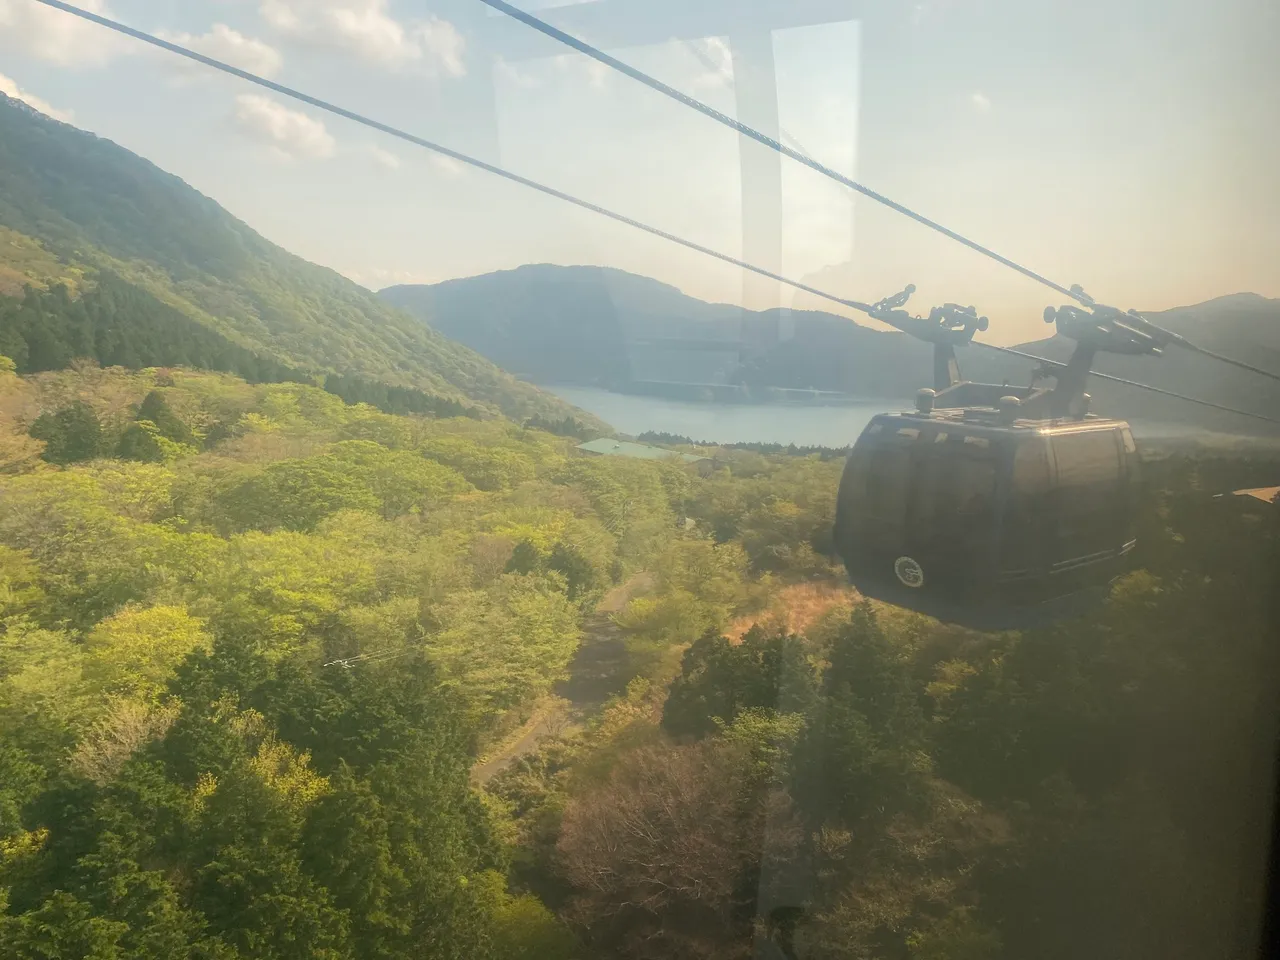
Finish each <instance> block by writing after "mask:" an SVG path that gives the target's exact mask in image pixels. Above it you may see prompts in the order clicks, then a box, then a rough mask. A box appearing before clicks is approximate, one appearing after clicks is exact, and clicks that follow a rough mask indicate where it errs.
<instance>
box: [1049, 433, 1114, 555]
mask: <svg viewBox="0 0 1280 960" xmlns="http://www.w3.org/2000/svg"><path fill="white" fill-rule="evenodd" d="M1052 443H1053V454H1054V460H1055V461H1056V464H1057V471H1058V497H1057V500H1058V502H1057V511H1056V512H1057V526H1058V540H1059V544H1060V549H1059V556H1060V557H1061V558H1062V562H1068V563H1069V562H1074V561H1079V560H1083V559H1086V558H1088V557H1091V556H1093V555H1095V554H1098V553H1102V552H1103V551H1106V550H1109V549H1114V548H1115V547H1116V546H1118V544H1116V543H1114V542H1113V541H1114V540H1115V538H1116V533H1117V530H1118V528H1119V526H1120V521H1121V520H1122V519H1123V518H1122V516H1121V513H1122V510H1123V507H1124V503H1125V499H1124V497H1123V495H1122V491H1121V490H1120V480H1121V452H1120V451H1121V448H1120V446H1119V443H1118V441H1117V438H1116V432H1115V431H1114V430H1094V431H1089V432H1085V433H1072V434H1063V435H1061V436H1055V437H1054V438H1053V440H1052Z"/></svg>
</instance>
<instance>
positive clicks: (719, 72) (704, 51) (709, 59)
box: [685, 37, 733, 88]
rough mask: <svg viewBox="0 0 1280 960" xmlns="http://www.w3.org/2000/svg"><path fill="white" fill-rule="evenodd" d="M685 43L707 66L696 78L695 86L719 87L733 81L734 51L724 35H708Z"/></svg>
mask: <svg viewBox="0 0 1280 960" xmlns="http://www.w3.org/2000/svg"><path fill="white" fill-rule="evenodd" d="M685 43H687V44H688V48H689V51H690V52H691V53H692V54H693V55H694V57H696V58H697V60H698V62H699V63H700V64H702V66H703V67H704V68H705V69H704V71H703V72H702V73H700V74H698V76H696V77H695V78H694V80H693V83H694V86H696V87H712V88H718V87H725V86H728V85H729V84H731V83H733V52H732V51H731V50H730V49H729V44H728V43H726V42H725V40H724V38H723V37H706V38H704V39H702V40H688V41H685Z"/></svg>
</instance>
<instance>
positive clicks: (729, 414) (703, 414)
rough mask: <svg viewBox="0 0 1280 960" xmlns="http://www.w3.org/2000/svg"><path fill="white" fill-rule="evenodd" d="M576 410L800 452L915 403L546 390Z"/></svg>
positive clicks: (1149, 434) (844, 441) (639, 429)
mask: <svg viewBox="0 0 1280 960" xmlns="http://www.w3.org/2000/svg"><path fill="white" fill-rule="evenodd" d="M543 389H544V390H547V391H549V392H550V393H554V394H555V395H556V396H558V397H560V398H561V399H563V400H567V401H568V402H569V403H572V404H573V405H574V406H576V407H581V408H582V409H583V410H586V411H587V412H588V413H594V414H595V415H596V416H597V417H599V418H600V419H601V420H604V421H605V422H606V423H609V424H611V425H612V426H613V427H614V429H616V430H618V431H619V432H620V433H624V434H627V435H629V436H633V437H634V436H637V435H639V434H641V433H644V432H646V431H649V430H652V431H654V432H656V433H673V434H677V435H679V436H682V437H689V438H690V439H691V440H694V441H703V442H706V443H781V444H788V443H794V444H795V445H796V446H798V447H847V446H849V445H850V444H852V443H853V442H854V441H855V440H857V439H858V434H860V433H862V428H863V427H865V426H866V425H867V421H869V420H870V419H871V418H872V417H873V416H874V415H875V414H877V413H884V412H886V411H890V410H909V409H910V408H911V403H910V401H904V400H866V401H862V402H857V403H852V404H849V405H847V406H831V407H823V406H800V405H789V404H746V403H743V404H736V403H693V402H689V401H684V400H666V399H663V398H661V397H645V396H633V395H631V394H626V393H611V392H609V391H608V390H601V389H598V388H596V387H571V386H555V387H543ZM1132 425H1133V431H1134V433H1135V434H1136V435H1138V436H1139V437H1145V438H1147V439H1156V438H1158V437H1174V436H1186V435H1191V434H1200V435H1204V434H1203V433H1202V431H1198V430H1194V429H1188V428H1186V427H1182V426H1179V425H1177V424H1169V423H1150V422H1146V423H1144V422H1140V421H1134V422H1133V424H1132Z"/></svg>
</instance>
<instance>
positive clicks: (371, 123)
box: [38, 0, 871, 313]
mask: <svg viewBox="0 0 1280 960" xmlns="http://www.w3.org/2000/svg"><path fill="white" fill-rule="evenodd" d="M38 2H39V3H43V4H45V5H46V6H49V7H54V8H55V9H57V10H62V11H65V12H66V13H70V14H72V15H73V16H77V17H80V18H82V19H84V20H88V21H90V22H92V23H96V24H98V25H99V26H102V27H106V28H107V29H109V30H114V31H116V32H117V33H122V34H124V35H125V36H128V37H132V38H134V39H135V40H141V41H142V42H143V43H149V44H151V45H152V46H156V47H160V48H161V49H162V50H167V51H169V52H170V53H175V54H177V55H178V56H180V57H186V58H187V59H188V60H194V61H196V62H197V63H201V64H204V65H205V66H206V67H212V68H213V69H214V70H220V71H222V72H223V73H229V74H231V76H233V77H238V78H240V79H241V80H245V81H247V82H249V83H253V84H257V85H258V86H260V87H265V88H266V89H268V90H271V91H273V92H275V93H278V94H281V95H282V96H286V97H290V98H291V99H294V100H297V101H299V102H301V103H305V104H307V105H308V106H312V107H315V108H316V109H318V110H324V111H325V112H327V113H332V114H334V115H335V116H339V117H342V118H343V119H345V120H350V121H352V122H353V123H358V124H361V125H363V126H366V127H369V128H370V129H372V130H377V131H379V132H380V133H385V134H387V135H388V136H391V137H395V138H397V139H399V140H403V141H405V142H406V143H412V144H413V145H414V146H418V147H423V148H425V149H427V150H431V151H433V152H435V153H438V154H440V155H441V156H445V157H449V158H450V159H453V160H457V161H458V162H459V163H464V164H466V165H467V166H471V167H475V168H476V169H478V170H483V171H485V172H486V173H491V174H493V175H494V176H497V177H502V178H503V179H504V180H509V181H511V182H512V183H518V184H520V185H521V186H522V187H528V188H529V189H531V190H536V191H538V192H539V193H542V194H545V195H547V196H549V197H554V198H555V199H557V200H563V201H564V202H565V203H571V204H573V205H574V206H576V207H581V208H582V209H583V210H589V211H591V212H592V213H596V214H599V215H600V216H602V217H608V218H609V219H610V220H615V221H617V222H618V223H624V224H626V225H627V226H629V227H634V228H635V229H637V230H643V231H644V232H645V233H649V234H652V235H653V236H655V237H661V238H662V239H663V240H669V241H671V242H672V243H677V244H679V245H680V246H682V247H686V248H687V249H689V250H694V251H697V252H698V253H701V254H704V255H706V256H708V257H714V258H715V259H717V260H720V261H723V262H724V263H727V264H730V265H732V266H735V267H738V268H740V269H742V270H749V271H751V272H752V273H758V274H760V275H761V276H763V277H768V278H769V279H770V280H775V281H777V282H778V283H784V284H786V285H787V286H790V287H795V288H796V289H797V290H803V291H805V292H806V293H812V294H814V295H815V296H819V297H823V298H824V299H827V300H831V301H833V302H835V303H839V304H842V305H843V306H846V307H849V308H850V309H853V310H860V311H862V312H863V313H869V312H870V310H871V305H870V304H866V303H860V302H858V301H857V300H845V299H843V298H841V297H834V296H831V295H830V294H825V293H823V292H822V291H821V290H817V289H815V288H814V287H810V286H808V285H807V284H804V283H800V282H799V281H796V280H790V279H788V278H786V277H784V276H781V275H780V274H777V273H773V272H772V271H769V270H766V269H764V268H763V267H757V266H755V265H753V264H750V263H747V262H746V261H744V260H740V259H738V258H737V257H731V256H729V254H727V253H721V252H719V251H718V250H712V249H711V248H710V247H704V246H702V245H701V244H698V243H694V242H693V241H692V240H685V239H684V238H683V237H678V236H676V235H675V234H673V233H668V232H667V231H665V230H660V229H659V228H657V227H652V226H650V225H649V224H647V223H642V222H641V221H639V220H635V219H632V218H631V217H628V216H626V215H625V214H621V213H617V212H615V211H613V210H610V209H608V208H606V207H602V206H600V205H599V204H595V203H592V202H591V201H589V200H583V199H581V198H580V197H575V196H573V195H572V194H569V193H565V192H564V191H562V190H557V189H555V188H554V187H549V186H547V185H545V184H542V183H538V182H537V181H536V180H530V179H529V178H528V177H522V176H520V174H518V173H512V172H511V171H510V170H504V169H503V168H502V167H498V166H495V165H494V164H492V163H486V162H485V161H483V160H480V159H477V158H476V157H471V156H468V155H467V154H465V153H459V152H458V151H457V150H451V149H450V148H449V147H446V146H443V145H441V144H438V143H434V142H432V141H430V140H425V139H423V138H422V137H418V136H415V135H414V134H412V133H407V132H406V131H404V130H400V129H399V128H397V127H393V126H390V125H388V124H385V123H382V122H380V121H378V120H374V119H372V118H370V117H366V116H364V115H363V114H359V113H355V112H354V111H351V110H347V109H346V108H345V107H340V106H337V105H336V104H333V103H329V102H328V101H326V100H320V99H319V98H317V97H313V96H310V95H309V94H306V93H302V92H301V91H299V90H294V89H293V88H292V87H286V86H284V85H283V84H279V83H276V82H274V81H272V80H267V79H266V78H265V77H260V76H258V75H257V74H254V73H249V72H248V71H247V70H241V69H240V68H239V67H233V66H232V65H231V64H229V63H224V62H223V61H221V60H215V59H214V58H213V57H206V56H205V55H204V54H202V53H197V52H195V51H194V50H189V49H188V48H186V47H183V46H180V45H179V44H176V43H171V42H170V41H168V40H162V39H160V38H159V37H156V36H153V35H152V34H149V33H145V32H144V31H142V30H135V29H134V28H133V27H130V26H127V25H125V24H123V23H120V22H118V21H116V20H111V19H108V18H107V17H103V16H99V15H98V14H96V13H90V12H89V11H88V10H82V9H80V8H79V7H74V6H72V5H71V4H69V3H64V2H62V0H38Z"/></svg>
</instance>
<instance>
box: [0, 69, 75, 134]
mask: <svg viewBox="0 0 1280 960" xmlns="http://www.w3.org/2000/svg"><path fill="white" fill-rule="evenodd" d="M0 93H3V94H6V95H7V96H10V97H12V98H13V99H14V100H21V101H22V102H23V103H25V104H26V105H27V106H29V107H34V108H35V109H36V110H39V111H40V112H41V113H43V114H44V115H45V116H46V117H53V119H55V120H61V121H63V122H64V123H70V122H71V111H70V110H59V109H58V108H57V107H54V106H52V105H50V104H49V102H48V101H47V100H42V99H40V98H39V97H37V96H36V95H35V94H32V93H28V92H27V91H26V90H23V89H22V88H21V87H19V86H18V84H17V83H16V82H15V81H14V80H11V79H10V78H9V77H6V76H5V75H4V74H3V73H0Z"/></svg>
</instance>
